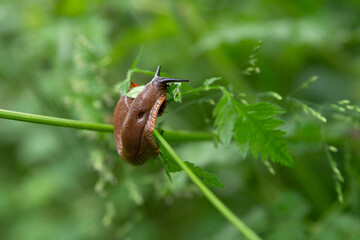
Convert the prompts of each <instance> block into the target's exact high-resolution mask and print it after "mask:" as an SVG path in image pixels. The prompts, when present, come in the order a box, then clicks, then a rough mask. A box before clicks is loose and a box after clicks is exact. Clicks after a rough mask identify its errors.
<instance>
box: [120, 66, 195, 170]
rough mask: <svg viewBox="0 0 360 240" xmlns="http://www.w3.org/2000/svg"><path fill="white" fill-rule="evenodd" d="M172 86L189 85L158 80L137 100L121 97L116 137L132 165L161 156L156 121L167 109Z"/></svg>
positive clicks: (157, 76)
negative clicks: (154, 135)
mask: <svg viewBox="0 0 360 240" xmlns="http://www.w3.org/2000/svg"><path fill="white" fill-rule="evenodd" d="M169 82H188V80H184V79H175V78H163V77H160V66H158V68H157V71H156V73H155V77H154V78H153V79H152V80H151V81H150V82H149V83H148V84H146V86H145V88H144V89H143V90H142V91H141V92H140V93H139V94H138V95H137V97H136V98H135V99H132V98H129V97H126V96H122V97H121V98H120V100H119V102H118V104H117V106H116V108H115V112H114V136H115V142H116V146H117V150H118V153H119V154H120V156H121V157H122V158H123V159H124V160H125V161H127V162H128V163H130V164H132V165H140V164H143V163H145V162H146V161H147V160H149V159H150V158H156V157H157V156H158V154H159V149H158V146H157V144H156V142H155V140H154V138H153V136H152V135H153V130H154V128H155V124H156V119H157V117H158V116H159V115H161V114H162V113H163V112H164V110H165V108H166V88H167V87H168V85H167V83H169Z"/></svg>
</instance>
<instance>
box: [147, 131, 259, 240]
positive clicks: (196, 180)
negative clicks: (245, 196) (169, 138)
mask: <svg viewBox="0 0 360 240" xmlns="http://www.w3.org/2000/svg"><path fill="white" fill-rule="evenodd" d="M153 133H154V136H155V137H156V139H157V140H158V142H159V143H160V144H161V145H163V147H164V148H165V149H166V151H167V152H168V153H169V154H170V155H171V156H172V157H173V158H174V160H175V161H176V163H177V164H178V165H179V166H180V167H181V168H182V169H183V170H184V171H185V172H186V173H187V174H188V176H189V177H190V179H191V180H192V181H193V182H194V183H195V184H196V185H197V186H198V188H199V189H200V190H201V192H203V194H204V195H205V197H206V198H207V199H208V200H209V201H210V202H211V204H213V205H214V207H215V208H216V209H217V210H218V211H219V212H220V213H221V214H222V215H223V216H224V217H225V218H226V219H227V220H229V221H230V222H231V223H232V224H233V225H234V226H235V227H236V228H237V229H238V230H240V231H241V232H242V233H243V234H244V235H245V236H246V237H247V238H248V239H255V240H257V239H260V237H259V236H258V235H257V234H256V233H255V232H253V231H252V230H251V229H250V228H249V227H248V226H247V225H246V224H245V223H244V222H243V221H241V220H240V219H239V218H238V217H237V216H236V215H235V214H234V213H233V212H232V211H231V210H230V209H229V208H228V207H226V206H225V204H224V203H223V202H221V201H220V200H219V199H218V198H217V197H216V196H215V194H214V193H213V192H211V191H210V190H209V188H207V187H206V186H205V184H204V183H203V182H202V181H201V180H200V179H199V178H198V177H197V176H196V175H195V174H194V173H193V172H192V171H191V169H190V168H189V167H188V166H187V165H186V164H185V163H184V162H183V161H182V160H181V158H180V157H179V156H178V155H177V154H176V153H175V151H174V150H173V149H172V147H171V146H170V145H169V144H168V143H167V142H166V140H165V139H164V138H163V137H162V136H161V134H160V133H159V132H158V131H157V130H156V129H154V132H153Z"/></svg>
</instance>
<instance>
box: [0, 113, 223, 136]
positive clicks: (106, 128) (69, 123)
mask: <svg viewBox="0 0 360 240" xmlns="http://www.w3.org/2000/svg"><path fill="white" fill-rule="evenodd" d="M0 118H5V119H11V120H16V121H22V122H31V123H39V124H46V125H53V126H61V127H68V128H76V129H84V130H91V131H100V132H113V131H114V127H113V126H112V125H109V124H100V123H89V122H83V121H77V120H70V119H64V118H57V117H48V116H42V115H37V114H30V113H23V112H15V111H9V110H4V109H0ZM215 137H216V135H215V134H212V133H208V132H182V131H167V130H166V131H165V133H164V138H165V139H166V140H167V141H170V142H198V141H211V140H213V139H214V138H215Z"/></svg>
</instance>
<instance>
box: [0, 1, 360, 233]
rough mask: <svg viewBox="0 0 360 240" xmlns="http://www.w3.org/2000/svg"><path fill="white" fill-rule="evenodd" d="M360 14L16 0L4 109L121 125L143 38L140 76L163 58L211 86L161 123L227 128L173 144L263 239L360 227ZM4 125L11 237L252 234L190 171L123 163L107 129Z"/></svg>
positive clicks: (351, 10)
mask: <svg viewBox="0 0 360 240" xmlns="http://www.w3.org/2000/svg"><path fill="white" fill-rule="evenodd" d="M359 16H360V7H359V4H358V3H357V2H356V1H342V2H341V3H339V2H331V1H330V2H326V3H325V2H323V1H303V2H301V3H295V2H288V1H272V2H265V1H251V2H239V1H224V2H218V1H208V2H204V1H181V2H176V1H86V2H85V1H83V0H76V1H63V0H61V1H55V2H54V1H45V0H41V1H22V2H16V1H7V0H5V1H2V2H1V3H0V79H1V80H0V104H1V106H0V108H4V109H10V110H17V111H22V112H29V113H37V114H42V115H49V116H56V117H63V118H69V119H77V120H82V121H89V122H98V123H111V122H112V111H113V109H114V106H115V104H116V101H117V100H118V98H119V92H118V90H119V88H118V84H119V83H120V82H121V81H123V79H125V78H126V76H127V72H128V69H132V67H131V66H132V62H133V59H134V58H135V56H136V54H137V52H138V50H139V47H140V45H143V46H144V47H143V53H142V57H141V60H140V61H139V62H138V63H137V66H138V68H137V70H134V71H133V73H132V78H133V80H134V81H135V82H137V83H142V84H145V83H146V82H147V81H149V80H150V78H151V76H149V75H146V74H142V73H145V72H141V71H139V70H140V68H141V69H148V70H154V69H155V68H156V66H157V65H162V66H163V70H164V71H165V72H167V73H171V75H173V76H176V77H178V78H184V79H190V80H191V82H190V83H189V85H190V86H191V87H192V88H193V89H198V90H199V92H198V94H200V95H192V94H186V92H187V91H188V92H191V91H192V90H191V89H182V94H181V97H182V104H179V103H177V101H178V100H179V98H178V99H174V100H175V101H174V102H172V103H171V104H170V105H169V107H168V109H167V112H166V114H165V116H164V117H161V118H159V123H158V126H159V127H161V128H162V129H165V130H184V131H185V130H186V131H197V132H198V131H203V132H213V131H216V132H217V134H218V135H219V137H220V141H219V142H218V143H216V144H214V143H213V142H212V141H209V142H191V143H179V142H175V141H174V143H173V144H172V146H174V149H175V151H176V152H177V153H178V154H179V155H180V156H181V157H182V159H184V160H188V161H191V162H192V163H194V164H195V165H196V166H200V167H201V168H203V169H204V170H205V171H207V172H209V173H211V174H214V175H215V176H216V177H217V178H218V179H219V181H221V183H222V184H223V185H224V186H225V188H220V189H213V190H214V191H215V192H216V194H217V195H218V196H219V198H220V199H222V200H223V201H224V202H225V204H226V205H228V206H229V208H230V209H232V210H233V211H234V212H235V213H236V215H238V216H240V218H241V219H243V220H244V221H245V223H246V224H247V225H249V226H250V227H251V228H252V229H253V230H254V231H255V232H256V233H258V234H259V235H260V236H261V237H263V238H265V239H309V238H310V239H358V238H359V236H360V231H359V229H358V226H359V224H360V217H359V214H360V207H359V189H360V188H359V183H360V179H359V174H358V172H359V167H360V166H359V155H360V154H359V150H358V145H359V140H360V137H359V116H360V113H359V107H358V106H359V102H360V99H359V96H360V94H359V91H360V90H359V89H360V85H359V79H360V72H359V70H358V69H359V67H358V66H359V64H360V48H359V46H360V45H359V44H360V31H359V26H358V23H359V21H360V19H359V18H360V17H359ZM259 40H262V44H261V48H259V46H260V44H259ZM133 69H136V68H135V67H134V66H133ZM315 75H316V76H317V78H315V77H312V76H315ZM213 76H221V79H220V78H212V77H213ZM205 79H208V80H207V81H206V82H205V83H204V80H205ZM307 79H309V81H306V80H307ZM304 82H305V83H304ZM216 86H221V87H220V88H219V89H220V91H218V90H219V89H212V88H214V87H216ZM199 88H200V89H199ZM200 90H201V91H200ZM176 91H178V90H176ZM180 92H181V91H180ZM177 96H179V95H177ZM214 109H215V111H214ZM264 110H266V111H264ZM284 110H285V111H286V112H284ZM280 113H282V114H281V115H279V114H280ZM226 116H227V117H226ZM214 117H215V118H214ZM278 118H281V119H282V120H279V119H278ZM240 121H241V123H243V124H239V122H240ZM214 124H215V126H216V128H214ZM242 126H247V128H242ZM255 126H260V128H256V127H255ZM283 132H286V134H285V135H284V134H283ZM0 133H1V134H0V149H1V150H0V151H1V155H0V156H1V157H0V159H1V161H0V162H1V167H0V196H2V197H1V198H0V232H1V235H2V238H4V239H42V238H65V239H79V238H86V239H99V238H105V239H112V238H114V239H172V238H173V237H174V236H177V237H178V239H205V238H206V239H239V238H241V237H242V236H240V234H239V233H238V232H237V230H236V229H235V228H234V227H233V226H232V225H230V224H229V223H228V222H227V221H226V220H224V219H223V218H222V217H221V215H219V214H218V212H217V211H216V210H215V209H214V208H212V207H211V205H210V204H209V203H208V202H207V201H206V200H205V199H204V198H203V196H202V195H201V194H200V193H199V190H197V188H196V187H195V186H194V185H193V184H192V183H191V182H189V181H188V178H187V177H186V175H185V174H183V173H171V179H172V181H171V182H170V181H169V180H168V179H167V178H168V177H167V176H166V172H165V171H164V170H163V166H162V164H161V162H160V161H151V162H149V163H147V164H145V165H144V166H142V167H137V168H134V167H132V166H129V165H127V164H125V163H124V162H122V161H120V158H119V157H118V155H117V152H116V148H115V144H114V140H113V136H112V135H111V134H108V133H100V132H90V131H80V130H79V131H76V130H72V129H64V128H54V127H50V126H44V125H35V124H29V123H18V122H12V121H7V120H0ZM232 133H234V134H232ZM264 133H265V134H264ZM251 137H256V139H257V140H256V141H255V142H252V141H251V139H252V138H251ZM230 140H233V141H230ZM268 143H272V145H269V144H268ZM285 143H286V144H285ZM239 151H240V153H239ZM247 151H249V153H250V154H245V153H246V152H247ZM289 152H290V155H291V157H290V155H289ZM259 153H260V156H259ZM279 153H281V155H280V156H277V154H279ZM267 156H270V160H271V161H265V162H264V161H262V160H266V159H267ZM272 161H275V162H279V163H282V164H283V165H287V166H291V165H294V166H293V167H292V168H288V167H284V166H282V165H279V164H274V163H273V162H272ZM172 170H174V169H172ZM175 170H176V169H175ZM175 170H174V171H173V172H175ZM167 172H168V173H170V172H171V168H170V170H169V166H168V171H167ZM94 190H95V192H96V193H94Z"/></svg>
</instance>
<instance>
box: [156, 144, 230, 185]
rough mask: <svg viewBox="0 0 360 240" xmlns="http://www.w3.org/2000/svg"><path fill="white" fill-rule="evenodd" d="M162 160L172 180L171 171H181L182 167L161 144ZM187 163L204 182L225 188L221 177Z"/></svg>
mask: <svg viewBox="0 0 360 240" xmlns="http://www.w3.org/2000/svg"><path fill="white" fill-rule="evenodd" d="M160 152H161V154H160V156H159V158H160V160H161V162H162V163H163V165H166V174H167V176H168V177H169V179H170V181H171V175H170V173H176V172H181V171H182V169H181V168H180V166H179V165H178V164H177V163H176V162H175V160H174V159H173V158H172V157H171V155H169V154H168V153H167V152H166V150H165V149H163V148H162V146H161V145H160ZM185 164H186V165H187V166H188V167H189V168H190V169H191V170H192V171H193V172H194V174H195V175H196V176H198V177H199V178H200V179H201V180H202V181H203V183H204V184H205V185H206V186H208V187H219V188H223V187H224V185H223V184H222V183H221V182H220V181H219V179H218V178H217V177H216V176H215V175H214V174H211V173H209V172H206V171H205V170H203V169H202V168H201V167H199V166H196V165H195V164H194V163H191V162H188V161H186V162H185Z"/></svg>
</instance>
